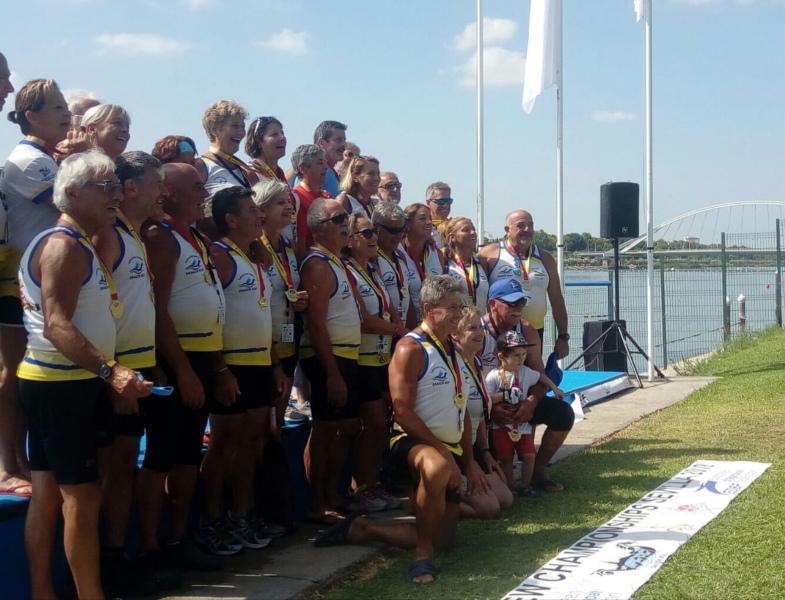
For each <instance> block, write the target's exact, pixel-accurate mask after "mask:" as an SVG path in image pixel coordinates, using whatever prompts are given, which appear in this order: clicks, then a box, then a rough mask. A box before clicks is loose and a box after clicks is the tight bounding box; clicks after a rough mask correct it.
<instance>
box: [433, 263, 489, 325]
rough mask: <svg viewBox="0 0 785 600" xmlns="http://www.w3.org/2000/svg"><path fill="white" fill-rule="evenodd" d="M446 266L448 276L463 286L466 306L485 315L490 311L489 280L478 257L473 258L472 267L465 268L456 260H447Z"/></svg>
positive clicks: (462, 290) (462, 291)
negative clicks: (471, 306)
mask: <svg viewBox="0 0 785 600" xmlns="http://www.w3.org/2000/svg"><path fill="white" fill-rule="evenodd" d="M444 266H445V268H446V269H447V275H449V276H450V277H452V278H453V279H455V280H456V281H458V283H460V284H461V293H462V294H463V296H464V297H465V298H466V304H469V305H473V306H476V307H477V309H478V310H479V311H480V314H482V315H484V314H485V313H486V312H487V311H488V278H487V277H486V276H485V269H483V267H482V265H481V264H480V261H479V260H478V259H477V257H476V256H473V257H472V266H471V267H466V268H464V267H463V266H462V265H461V264H458V260H457V259H455V258H449V259H447V260H446V261H445V263H444ZM470 285H471V288H472V290H471V292H470V291H469V286H470Z"/></svg>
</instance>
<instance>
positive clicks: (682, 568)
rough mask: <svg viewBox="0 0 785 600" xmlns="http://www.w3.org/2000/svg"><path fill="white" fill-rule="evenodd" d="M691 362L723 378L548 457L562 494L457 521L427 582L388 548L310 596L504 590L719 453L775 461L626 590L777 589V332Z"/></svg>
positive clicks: (781, 425) (779, 592)
mask: <svg viewBox="0 0 785 600" xmlns="http://www.w3.org/2000/svg"><path fill="white" fill-rule="evenodd" d="M693 371H694V374H696V375H697V374H700V375H716V376H720V377H721V378H722V379H720V380H718V381H716V382H714V383H713V384H711V385H709V386H708V387H706V388H704V389H703V390H701V391H699V392H697V393H695V394H693V395H691V396H690V397H689V398H687V399H686V400H684V401H683V402H680V403H679V404H677V405H674V406H672V407H670V408H667V409H665V410H663V411H661V412H659V413H655V414H652V415H650V416H648V417H646V418H644V419H643V420H641V421H640V422H638V423H636V424H635V425H632V426H630V427H628V428H627V429H625V430H624V431H622V432H620V433H618V434H616V435H615V436H613V437H612V438H611V439H609V440H608V441H606V442H605V443H603V444H601V445H598V446H595V447H592V448H590V449H588V450H586V451H584V452H581V453H579V454H577V455H575V456H573V457H572V458H570V459H568V460H566V461H564V462H562V463H559V464H557V465H555V466H554V467H553V468H552V474H553V476H554V479H555V480H557V481H562V482H564V483H565V485H566V490H565V491H564V492H563V493H561V494H551V495H548V496H545V497H543V498H542V499H541V500H539V501H531V500H527V501H523V500H518V501H516V504H515V506H514V507H513V508H512V509H511V510H510V511H507V512H506V513H504V514H503V516H502V517H501V518H500V519H498V520H495V521H463V522H461V523H460V525H459V529H458V538H457V540H456V544H455V547H454V549H453V550H451V551H450V552H446V553H443V554H441V555H440V556H439V557H438V563H439V567H440V569H441V573H440V576H439V579H438V581H437V582H436V583H435V584H433V585H429V586H414V585H412V584H409V583H407V582H406V577H405V572H406V566H407V564H408V562H409V560H410V558H411V555H410V553H409V552H403V551H390V552H387V553H385V555H384V556H382V557H379V558H376V559H373V560H372V561H371V562H370V563H368V564H366V565H363V566H362V567H359V568H358V569H356V570H355V572H354V573H352V574H351V575H350V576H348V577H346V578H345V579H344V580H343V581H341V582H340V583H338V584H336V585H334V586H332V587H331V588H330V589H323V590H320V591H318V592H316V594H315V595H314V596H313V597H317V598H330V599H347V600H348V599H357V598H376V599H380V600H381V599H386V598H396V599H397V598H418V599H420V598H421V599H429V598H444V599H450V600H454V599H458V598H489V599H500V598H501V597H502V596H503V595H504V594H505V593H507V592H508V591H510V590H511V589H513V588H514V587H515V586H517V585H518V584H519V583H520V582H521V581H523V580H524V579H525V578H526V577H528V576H529V575H530V574H531V573H532V572H534V571H535V570H537V568H538V567H540V566H541V565H542V564H544V563H545V562H547V561H548V560H549V559H551V558H552V557H554V556H555V555H556V554H558V553H559V552H560V551H561V550H563V549H564V548H565V547H567V546H569V545H570V544H571V543H572V542H575V541H576V540H578V538H580V537H581V536H583V535H585V534H587V533H589V532H591V531H592V530H593V529H595V528H596V527H598V526H599V525H601V524H603V523H604V522H605V521H607V520H608V519H610V518H611V517H613V516H614V515H615V514H616V513H618V512H619V511H620V510H622V509H623V508H625V507H626V506H627V505H629V504H631V503H632V502H633V501H635V500H637V499H638V498H640V497H641V496H643V495H644V494H645V493H646V492H648V491H650V490H652V489H653V488H655V487H657V485H659V484H660V483H662V482H663V481H665V480H667V479H669V478H671V477H672V476H673V475H675V474H676V473H678V472H679V471H681V470H682V469H684V468H685V467H687V466H689V465H690V464H692V463H693V462H694V461H696V460H698V459H716V460H749V461H757V462H769V463H772V467H770V468H769V469H768V470H767V471H766V472H765V473H764V474H763V475H762V476H761V477H760V478H759V479H757V480H756V481H755V482H754V483H753V484H752V485H751V487H750V488H748V489H747V490H746V491H744V492H742V494H741V495H740V496H739V497H738V498H736V499H735V500H734V501H733V502H732V503H731V505H730V506H729V507H728V508H727V509H726V510H725V511H723V512H722V514H721V515H720V516H718V517H717V518H716V519H714V520H713V521H711V522H710V523H709V524H708V525H707V526H706V527H704V528H703V529H702V530H701V531H700V532H698V533H697V534H696V535H695V536H694V537H693V538H692V539H691V540H690V541H688V542H687V543H686V544H684V545H683V546H682V547H681V548H679V550H678V551H677V552H676V553H675V554H674V555H672V556H671V557H670V558H669V559H668V561H667V562H666V563H665V564H664V565H663V567H662V568H661V569H660V570H659V571H658V572H657V573H656V574H655V575H654V577H653V578H652V579H651V580H650V581H649V582H648V583H647V584H645V585H644V586H643V587H642V588H640V589H639V590H638V592H637V593H636V594H635V595H634V596H633V598H635V599H636V600H644V599H645V600H654V599H657V600H662V599H671V598H679V599H680V598H695V599H696V600H697V599H700V600H704V599H714V598H717V599H719V598H723V599H736V598H739V599H745V600H746V599H758V598H776V599H781V598H785V501H783V498H785V471H784V470H783V466H782V464H783V458H785V331H782V330H777V329H774V330H770V331H767V332H766V333H764V334H761V335H759V336H755V337H748V338H744V339H742V340H739V341H737V342H735V343H733V344H731V345H730V346H728V347H727V348H726V349H724V350H722V351H720V352H718V353H716V354H715V355H714V356H712V357H711V358H710V359H709V360H708V361H706V362H705V363H702V364H699V365H697V366H695V367H694V368H693Z"/></svg>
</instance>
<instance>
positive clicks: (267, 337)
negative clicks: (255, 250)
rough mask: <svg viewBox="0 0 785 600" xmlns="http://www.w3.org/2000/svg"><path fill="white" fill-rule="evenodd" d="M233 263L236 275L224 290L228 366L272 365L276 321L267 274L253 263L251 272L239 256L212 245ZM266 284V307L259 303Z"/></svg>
mask: <svg viewBox="0 0 785 600" xmlns="http://www.w3.org/2000/svg"><path fill="white" fill-rule="evenodd" d="M213 246H216V247H218V248H220V249H221V250H223V251H224V252H226V254H227V255H228V256H229V258H231V259H232V262H233V263H234V273H233V275H232V277H231V279H230V280H229V282H228V283H227V284H226V285H224V286H223V291H224V297H225V298H226V323H224V326H223V353H224V358H225V360H226V364H228V365H252V366H257V365H262V366H267V365H271V364H272V360H271V358H270V349H271V348H272V345H273V320H272V312H271V310H270V296H271V293H272V289H271V286H270V282H269V281H268V280H267V273H266V272H265V270H264V269H263V268H261V265H260V266H258V267H257V265H256V263H254V268H253V269H252V268H251V267H250V266H249V265H248V262H247V261H246V260H245V259H244V258H243V257H242V256H240V255H239V254H238V252H237V251H236V250H235V249H234V248H232V247H231V246H229V245H228V244H227V243H225V242H224V241H217V242H214V243H213ZM260 276H261V277H262V283H263V284H264V292H263V294H264V304H265V307H266V308H264V309H262V307H261V305H260V300H261V299H262V294H261V293H260V289H259V277H260Z"/></svg>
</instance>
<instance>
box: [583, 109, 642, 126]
mask: <svg viewBox="0 0 785 600" xmlns="http://www.w3.org/2000/svg"><path fill="white" fill-rule="evenodd" d="M591 118H592V119H593V120H595V121H600V122H602V123H622V122H624V121H635V120H637V118H638V115H637V114H635V113H634V112H625V111H623V110H597V111H594V112H593V113H592V114H591Z"/></svg>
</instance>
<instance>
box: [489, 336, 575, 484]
mask: <svg viewBox="0 0 785 600" xmlns="http://www.w3.org/2000/svg"><path fill="white" fill-rule="evenodd" d="M535 345H536V344H529V343H528V342H527V341H526V339H525V338H524V337H523V336H522V335H521V334H520V333H518V332H517V331H514V330H513V331H507V332H505V333H503V334H501V335H500V336H499V337H498V339H497V340H496V355H497V357H498V359H499V368H498V369H494V370H492V371H490V372H489V373H488V374H487V375H486V376H485V386H486V387H487V389H488V393H489V394H490V397H491V402H493V403H494V404H496V403H497V402H509V403H510V404H518V403H519V402H520V401H522V400H524V399H525V398H526V397H527V396H528V395H529V388H531V387H532V386H533V385H535V384H536V383H538V382H539V383H544V384H545V385H547V386H548V387H549V388H550V389H551V390H553V391H554V394H555V395H556V397H557V398H564V392H562V391H561V390H560V389H559V388H558V387H557V386H556V384H554V383H553V381H551V380H550V379H549V378H548V377H547V376H546V375H545V374H544V373H540V372H539V371H535V370H534V369H530V368H529V367H527V366H525V365H524V364H523V363H524V362H525V361H526V355H527V353H528V348H529V347H530V346H535ZM491 435H492V439H493V447H494V448H495V450H496V460H498V461H499V464H500V465H501V467H502V471H503V472H504V476H505V477H506V479H507V485H508V486H509V487H510V489H511V490H512V491H513V492H516V493H517V494H518V495H519V496H521V497H525V498H537V497H539V493H538V492H537V491H535V490H534V488H533V487H532V486H531V480H532V474H533V472H534V457H535V451H534V433H533V432H532V427H531V425H530V424H529V423H507V424H502V423H497V422H495V421H493V422H492V423H491ZM516 455H517V457H518V459H519V460H520V461H521V481H520V484H518V485H516V482H515V479H514V475H513V468H512V465H513V459H514V458H515V456H516Z"/></svg>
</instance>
